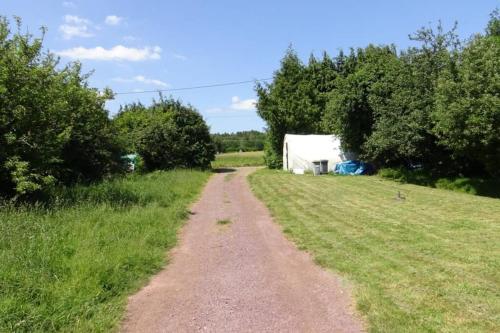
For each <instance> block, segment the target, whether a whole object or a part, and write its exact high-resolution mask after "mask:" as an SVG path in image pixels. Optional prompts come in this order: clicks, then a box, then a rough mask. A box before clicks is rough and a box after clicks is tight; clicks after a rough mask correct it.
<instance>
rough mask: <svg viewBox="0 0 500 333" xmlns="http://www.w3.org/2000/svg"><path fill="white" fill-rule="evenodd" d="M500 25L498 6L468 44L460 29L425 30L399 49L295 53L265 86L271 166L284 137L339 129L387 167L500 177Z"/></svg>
mask: <svg viewBox="0 0 500 333" xmlns="http://www.w3.org/2000/svg"><path fill="white" fill-rule="evenodd" d="M499 22H500V19H499V12H498V10H495V11H494V12H493V13H492V15H491V20H490V22H489V23H488V26H487V28H486V33H485V34H484V35H479V34H478V35H476V36H474V37H473V38H472V39H470V40H469V41H467V42H465V43H464V42H462V41H461V40H459V38H458V36H457V34H456V27H457V26H456V24H455V26H454V27H453V28H452V29H450V30H449V31H446V30H445V29H444V28H443V27H442V26H441V23H439V24H438V25H437V26H436V27H424V28H421V29H420V30H418V31H417V32H416V33H415V34H413V35H410V39H411V40H413V41H415V42H416V43H417V44H418V45H417V46H413V47H410V48H408V49H406V50H403V51H401V52H399V53H398V52H397V51H396V47H395V46H374V45H369V46H367V47H366V48H359V49H356V50H351V52H350V54H349V55H347V56H346V55H344V53H343V52H342V51H341V52H340V53H339V55H338V56H336V57H334V58H330V57H329V56H328V55H326V54H325V55H324V56H323V59H322V60H320V61H318V60H316V59H315V58H314V57H311V60H310V61H309V63H308V64H307V65H304V64H303V63H301V62H300V60H299V58H298V57H297V55H296V54H295V53H294V52H293V51H292V50H288V51H287V53H286V54H285V57H284V58H283V60H282V63H281V68H280V69H279V70H278V71H277V72H276V73H275V76H274V81H273V82H272V83H270V84H268V85H266V86H261V85H257V87H256V90H257V94H258V97H259V100H258V103H257V108H258V111H259V114H260V115H261V117H262V118H263V119H264V120H265V121H266V122H267V125H268V128H267V129H268V142H269V148H268V152H267V156H268V157H269V156H271V157H272V158H268V159H267V163H268V165H269V166H270V167H280V166H281V149H282V142H283V137H284V134H286V133H303V134H320V133H332V134H335V135H337V136H339V137H340V138H341V141H342V145H343V147H344V149H346V150H349V151H352V152H356V153H358V154H359V156H360V157H361V158H363V159H365V160H367V161H370V162H372V163H374V164H376V165H378V166H403V167H411V168H413V167H415V166H419V167H423V168H425V169H427V170H429V171H432V172H436V173H448V174H453V173H455V174H459V173H462V174H473V173H476V174H487V175H498V174H500V173H499V172H498V171H497V170H498V165H499V164H500V102H499V92H500V66H499V65H500V64H499V59H500V46H499V45H500V44H499V43H500V39H499V38H500V37H499V36H500V32H499V31H500V29H499V27H500V23H499Z"/></svg>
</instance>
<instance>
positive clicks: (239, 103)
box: [231, 96, 257, 110]
mask: <svg viewBox="0 0 500 333" xmlns="http://www.w3.org/2000/svg"><path fill="white" fill-rule="evenodd" d="M255 104H257V100H255V99H253V98H250V99H243V100H242V99H240V98H239V97H238V96H233V97H232V98H231V109H234V110H254V109H255Z"/></svg>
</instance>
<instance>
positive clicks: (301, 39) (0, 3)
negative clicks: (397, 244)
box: [0, 0, 500, 133]
mask: <svg viewBox="0 0 500 333" xmlns="http://www.w3.org/2000/svg"><path fill="white" fill-rule="evenodd" d="M499 5H500V0H476V1H465V0H442V1H440V0H432V1H431V0H419V1H402V0H398V1H396V0H390V1H389V0H385V1H384V0H380V1H373V0H371V1H370V0H356V1H338V0H330V1H315V0H309V1H293V0H292V1H291V0H288V1H286V0H279V1H270V0H267V1H262V0H252V1H234V0H233V1H228V0H224V1H222V0H220V1H218V0H212V1H202V0H183V1H179V0H177V1H171V0H168V1H151V0H141V1H123V0H122V1H119V0H113V1H107V0H100V1H95V0H85V1H84V0H68V1H61V0H57V1H56V0H45V1H36V0H32V1H27V0H0V15H3V16H6V17H7V18H8V19H9V20H10V21H11V22H12V21H13V19H12V18H13V15H16V16H19V17H21V18H22V20H23V31H26V30H27V31H29V32H31V33H33V34H34V35H35V36H40V30H39V28H40V27H41V26H45V27H46V28H48V32H47V34H46V36H45V39H44V45H45V48H46V49H47V50H49V51H51V52H53V53H56V54H58V55H59V56H60V57H61V61H62V63H67V62H70V61H75V60H79V61H80V62H81V63H82V64H83V70H84V72H90V71H93V74H92V76H91V77H90V79H89V82H90V85H91V86H93V87H96V88H99V89H103V88H105V87H110V88H111V89H112V90H113V91H114V92H115V93H127V94H117V95H116V98H115V99H114V100H112V101H109V102H108V103H107V104H106V107H107V109H108V110H109V112H110V114H111V115H113V114H116V112H117V111H118V109H119V107H120V105H123V104H125V103H130V102H136V101H141V102H142V103H144V104H146V105H148V104H150V103H151V101H152V99H153V98H155V97H157V96H158V92H149V93H135V92H139V91H157V90H158V89H162V90H165V89H179V88H186V87H196V86H205V85H212V84H224V83H230V82H241V81H253V80H256V79H267V78H271V77H272V75H273V72H274V71H275V70H277V69H278V68H279V64H280V60H281V58H282V57H283V55H284V53H285V51H286V49H287V48H288V46H289V45H292V46H293V48H294V49H295V50H296V51H297V53H298V55H299V56H300V58H301V59H303V61H307V59H308V58H309V56H310V54H311V53H313V54H315V55H318V56H320V55H321V53H322V52H323V51H327V52H328V53H329V54H330V55H336V54H337V53H338V51H339V50H340V49H343V50H347V49H349V48H350V47H364V46H366V45H368V44H369V43H372V44H376V45H380V44H391V43H394V44H395V45H397V46H398V48H399V49H402V48H406V47H408V46H410V45H413V44H412V43H413V42H411V41H410V40H409V39H408V34H410V33H412V32H415V31H416V30H417V29H419V28H420V27H422V26H428V25H429V24H436V23H437V22H438V21H439V20H441V22H442V23H443V25H444V27H445V28H450V27H452V25H453V23H454V22H455V21H458V23H459V25H458V33H459V35H460V36H461V37H462V38H467V37H470V36H471V35H473V34H474V33H478V32H483V31H484V28H485V26H486V24H487V22H488V18H489V13H490V12H491V11H492V10H493V9H494V8H495V7H500V6H499ZM164 95H165V96H172V97H174V98H176V99H180V100H182V101H183V102H184V103H186V104H190V105H192V106H194V107H195V108H196V109H197V110H198V111H199V112H200V113H201V114H202V115H203V117H204V119H205V120H206V121H207V123H208V124H209V126H210V128H211V132H213V133H216V132H235V131H242V130H251V129H255V130H263V129H264V127H265V123H264V122H263V121H262V119H260V118H259V116H258V115H257V113H256V110H255V105H254V104H255V101H256V94H255V91H254V83H253V82H249V83H244V84H238V85H226V86H218V87H212V88H204V89H190V90H177V91H175V90H173V91H170V92H169V91H166V92H164Z"/></svg>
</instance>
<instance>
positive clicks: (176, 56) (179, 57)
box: [172, 53, 187, 61]
mask: <svg viewBox="0 0 500 333" xmlns="http://www.w3.org/2000/svg"><path fill="white" fill-rule="evenodd" d="M172 57H174V58H175V59H178V60H182V61H186V60H187V57H186V56H185V55H182V54H180V53H172Z"/></svg>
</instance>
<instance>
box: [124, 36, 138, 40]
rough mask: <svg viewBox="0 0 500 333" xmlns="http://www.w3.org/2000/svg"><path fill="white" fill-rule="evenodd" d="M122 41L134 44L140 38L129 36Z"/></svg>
mask: <svg viewBox="0 0 500 333" xmlns="http://www.w3.org/2000/svg"><path fill="white" fill-rule="evenodd" d="M122 39H123V40H124V41H126V42H134V41H136V40H137V39H138V38H137V37H134V36H131V35H127V36H123V37H122Z"/></svg>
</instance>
